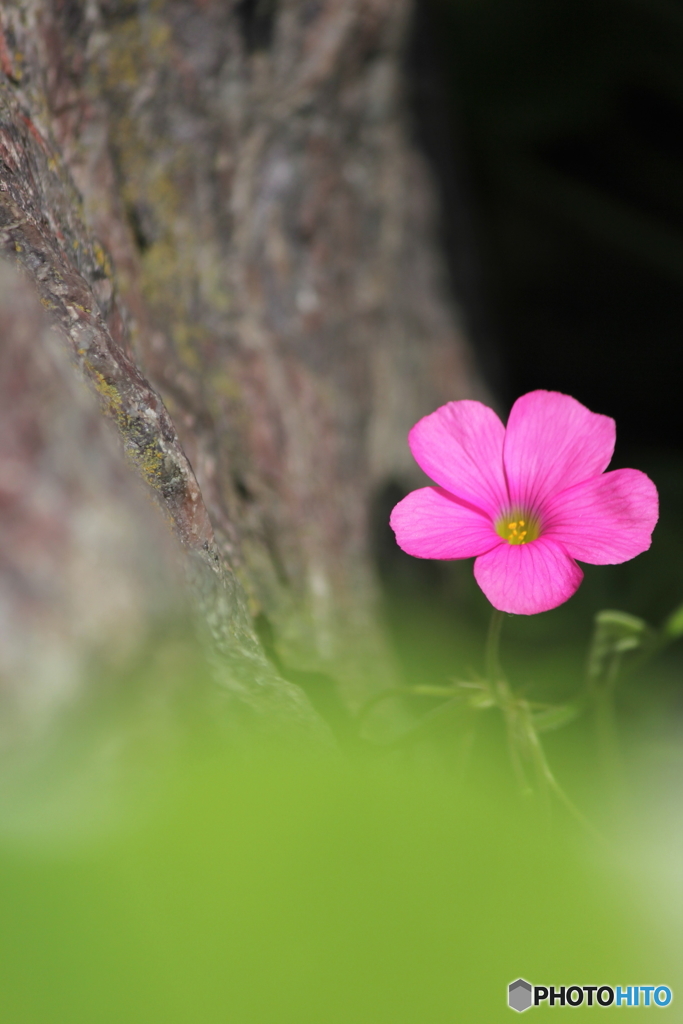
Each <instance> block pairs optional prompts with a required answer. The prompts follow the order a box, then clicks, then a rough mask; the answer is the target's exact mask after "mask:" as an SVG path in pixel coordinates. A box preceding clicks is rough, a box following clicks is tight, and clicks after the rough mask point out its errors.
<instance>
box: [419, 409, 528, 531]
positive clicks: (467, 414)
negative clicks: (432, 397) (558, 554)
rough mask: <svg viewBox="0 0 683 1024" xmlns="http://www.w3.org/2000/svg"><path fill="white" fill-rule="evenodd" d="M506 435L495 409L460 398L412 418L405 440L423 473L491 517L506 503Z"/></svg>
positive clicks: (495, 515) (496, 514)
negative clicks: (504, 445) (504, 448)
mask: <svg viewBox="0 0 683 1024" xmlns="http://www.w3.org/2000/svg"><path fill="white" fill-rule="evenodd" d="M504 439H505V427H504V426H503V424H502V423H501V421H500V419H499V418H498V416H496V414H495V412H494V411H493V409H489V407H488V406H487V405H483V404H482V403H481V402H474V401H470V400H467V399H464V400H463V401H461V402H448V404H447V405H442V406H441V408H439V409H437V410H436V411H435V412H433V413H430V415H429V416H425V417H424V418H423V419H421V420H420V421H419V422H418V423H416V424H415V426H414V427H413V429H412V430H411V431H410V434H409V435H408V444H409V445H410V450H411V451H412V453H413V455H414V457H415V461H416V462H417V464H418V465H419V466H420V467H421V468H422V469H423V470H424V471H425V473H426V474H427V476H429V477H431V479H432V480H434V481H435V482H436V483H437V484H440V485H441V486H442V487H445V488H446V490H447V491H449V492H450V493H451V494H454V495H455V496H456V497H457V498H462V499H463V500H464V501H466V502H469V503H470V504H471V505H475V506H476V507H477V508H480V509H481V510H482V511H483V512H486V513H487V514H488V515H490V516H491V518H492V519H495V518H496V517H497V516H498V515H499V514H500V510H501V508H504V507H506V506H507V505H508V504H509V502H508V495H507V487H506V484H505V473H504V471H503V441H504Z"/></svg>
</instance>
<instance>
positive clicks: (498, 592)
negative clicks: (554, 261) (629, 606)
mask: <svg viewBox="0 0 683 1024" xmlns="http://www.w3.org/2000/svg"><path fill="white" fill-rule="evenodd" d="M615 437H616V425H615V423H614V420H612V419H610V418H609V416H600V415H598V414H597V413H594V412H590V411H589V410H588V409H586V407H585V406H584V405H581V403H580V402H577V401H576V399H575V398H570V397H569V395H561V394H559V393H558V392H556V391H531V392H530V393H529V394H528V395H522V397H521V398H518V399H517V401H516V402H515V404H514V405H513V407H512V411H511V413H510V418H509V419H508V424H507V429H506V428H505V427H504V426H503V424H502V423H501V421H500V420H499V418H498V416H496V414H495V412H494V411H493V410H492V409H489V408H488V407H487V406H485V405H482V404H481V402H472V401H462V402H449V403H448V405H443V406H441V408H440V409H437V410H436V412H433V413H431V415H429V416H425V417H424V419H421V420H420V421H419V423H416V424H415V426H414V427H413V429H412V430H411V431H410V434H409V437H408V443H409V444H410V449H411V451H412V453H413V456H414V457H415V460H416V462H417V463H418V465H419V466H420V467H421V468H422V469H423V470H424V471H425V473H427V475H428V476H429V477H431V479H432V480H434V481H435V482H436V484H437V485H438V486H436V487H422V488H421V489H420V490H419V491H413V492H412V493H411V494H409V495H408V496H407V497H406V498H404V499H403V501H400V502H399V503H398V505H396V507H395V508H394V510H393V512H392V513H391V526H392V528H393V530H394V533H395V534H396V540H397V541H398V544H399V546H400V547H402V548H403V550H404V551H407V552H408V554H409V555H415V556H416V557H417V558H470V557H472V556H474V557H475V558H476V561H475V563H474V576H475V579H476V581H477V583H478V584H479V586H480V587H481V589H482V590H483V591H484V593H485V594H486V597H487V598H488V599H489V601H490V602H491V604H492V605H493V607H494V608H498V609H499V610H500V611H504V612H514V613H516V614H517V615H533V614H535V613H536V612H544V611H548V610H549V609H550V608H556V607H557V606H558V605H560V604H562V603H563V602H564V601H567V600H568V599H569V598H570V597H571V596H572V594H573V593H574V592H575V591H576V590H577V588H578V586H579V584H580V583H581V580H582V579H583V573H582V571H581V569H580V568H579V566H578V565H577V564H576V561H575V559H579V561H581V562H590V563H591V564H593V565H615V564H617V563H619V562H627V561H628V560H629V559H630V558H635V556H636V555H639V554H640V553H641V552H642V551H646V550H647V549H648V548H649V547H650V543H651V535H652V531H653V529H654V527H655V523H656V522H657V518H658V514H659V511H658V498H657V488H656V487H655V485H654V484H653V483H652V481H651V480H650V479H649V478H648V477H647V476H646V475H645V474H644V473H641V472H640V471H639V470H637V469H617V470H614V471H613V472H611V473H605V472H604V471H605V469H606V468H607V466H608V465H609V462H610V459H611V458H612V453H613V451H614V442H615Z"/></svg>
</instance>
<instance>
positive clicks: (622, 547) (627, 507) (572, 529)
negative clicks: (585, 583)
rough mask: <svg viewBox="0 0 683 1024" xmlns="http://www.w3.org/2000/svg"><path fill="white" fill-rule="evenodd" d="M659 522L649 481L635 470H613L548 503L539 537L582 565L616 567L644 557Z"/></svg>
mask: <svg viewBox="0 0 683 1024" xmlns="http://www.w3.org/2000/svg"><path fill="white" fill-rule="evenodd" d="M658 517H659V500H658V497H657V488H656V487H655V485H654V484H653V483H652V480H650V478H649V477H647V476H646V475H645V473H641V472H640V470H638V469H615V470H614V472H612V473H605V474H604V475H602V476H597V477H594V478H593V479H592V480H585V481H584V482H583V483H582V484H577V485H576V486H575V487H571V488H569V490H566V491H561V492H560V493H559V494H556V495H555V496H554V497H553V498H551V499H550V501H549V502H548V503H547V505H546V506H545V511H544V516H543V536H544V537H554V538H555V540H557V541H560V543H562V544H563V546H564V547H565V548H566V549H567V551H568V553H569V554H570V555H571V556H572V558H578V559H579V560H580V561H582V562H590V563H591V564H592V565H617V564H618V563H619V562H627V561H628V560H629V558H635V557H636V555H639V554H641V553H642V552H643V551H647V549H648V548H649V547H650V544H651V542H652V531H653V530H654V528H655V524H656V522H657V519H658Z"/></svg>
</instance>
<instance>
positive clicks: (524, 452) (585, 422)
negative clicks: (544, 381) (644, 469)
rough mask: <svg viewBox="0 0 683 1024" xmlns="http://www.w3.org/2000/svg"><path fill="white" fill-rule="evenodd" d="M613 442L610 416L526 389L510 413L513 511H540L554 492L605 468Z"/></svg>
mask: <svg viewBox="0 0 683 1024" xmlns="http://www.w3.org/2000/svg"><path fill="white" fill-rule="evenodd" d="M615 438H616V425H615V423H614V420H613V419H610V417H609V416H600V415H599V414H598V413H595V412H591V411H590V410H589V409H587V408H586V407H585V405H581V403H580V402H577V401H576V399H575V398H570V396H569V395H562V394H560V393H559V392H557V391H530V392H529V394H527V395H522V397H521V398H518V399H517V401H516V402H515V404H514V405H513V407H512V410H511V412H510V418H509V419H508V425H507V431H506V435H505V454H504V461H505V471H506V474H507V482H508V487H509V490H510V499H511V504H512V507H514V508H517V507H520V508H523V509H526V510H527V512H531V511H532V510H533V511H536V512H538V513H541V512H542V511H543V508H542V506H543V504H544V502H545V501H546V500H547V499H548V498H550V497H552V495H553V494H554V493H556V492H557V491H560V490H565V489H566V488H567V487H572V486H573V485H574V484H578V483H581V482H582V481H584V480H588V479H589V478H590V477H594V476H598V474H599V473H602V472H603V470H605V469H607V466H608V465H609V462H610V459H611V458H612V453H613V451H614V442H615Z"/></svg>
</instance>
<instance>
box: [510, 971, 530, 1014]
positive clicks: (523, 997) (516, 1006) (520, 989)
mask: <svg viewBox="0 0 683 1024" xmlns="http://www.w3.org/2000/svg"><path fill="white" fill-rule="evenodd" d="M531 992H532V989H531V985H530V984H529V982H528V981H525V980H524V978H517V981H513V982H511V983H510V984H509V985H508V1006H509V1007H510V1009H511V1010H517V1012H518V1013H521V1012H522V1011H523V1010H528V1009H529V1007H530V1006H531V1003H532V998H531Z"/></svg>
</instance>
